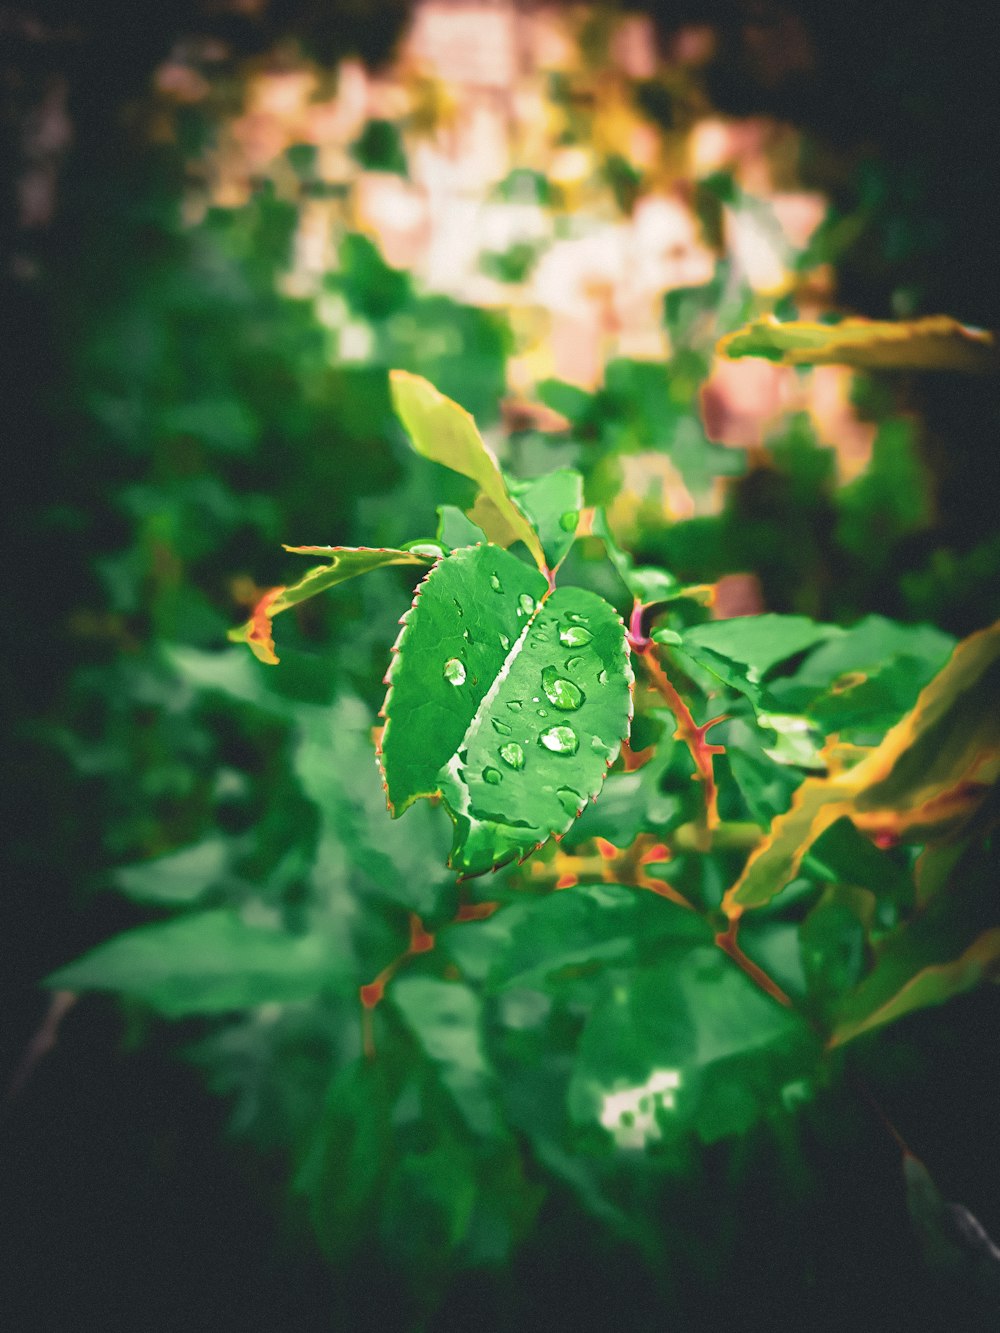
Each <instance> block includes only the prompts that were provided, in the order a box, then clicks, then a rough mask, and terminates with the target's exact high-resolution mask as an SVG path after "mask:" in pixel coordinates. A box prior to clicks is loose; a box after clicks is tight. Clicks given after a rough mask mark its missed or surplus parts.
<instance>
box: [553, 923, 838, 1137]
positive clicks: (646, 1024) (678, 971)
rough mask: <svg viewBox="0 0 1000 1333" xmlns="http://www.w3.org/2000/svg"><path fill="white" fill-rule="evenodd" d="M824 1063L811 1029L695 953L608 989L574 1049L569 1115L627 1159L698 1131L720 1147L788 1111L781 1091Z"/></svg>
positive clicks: (704, 951) (704, 950) (735, 974)
mask: <svg viewBox="0 0 1000 1333" xmlns="http://www.w3.org/2000/svg"><path fill="white" fill-rule="evenodd" d="M815 1053H816V1043H815V1042H814V1041H813V1040H812V1039H811V1037H810V1034H809V1032H808V1029H807V1026H806V1024H805V1022H804V1020H802V1019H801V1018H800V1017H799V1016H798V1015H796V1014H794V1013H793V1012H791V1011H790V1010H788V1009H786V1008H783V1007H782V1006H781V1005H779V1004H777V1003H775V1001H773V1000H771V999H769V998H768V997H767V996H765V995H763V994H762V993H761V992H760V991H759V990H758V989H757V987H755V986H754V984H753V983H752V982H751V981H750V980H749V979H748V978H747V977H746V976H744V975H743V973H741V972H739V971H737V970H736V969H735V968H734V967H732V965H731V963H729V961H728V960H727V959H726V958H725V957H724V956H723V955H722V954H721V953H720V952H719V951H718V950H716V949H714V948H711V947H709V946H707V945H704V946H696V947H694V948H689V949H688V950H687V951H686V952H685V953H684V955H683V956H682V957H680V958H677V959H672V960H671V961H670V963H669V965H667V966H661V967H658V968H648V969H642V970H640V971H638V972H635V973H632V974H631V975H630V977H629V979H628V982H627V984H625V982H624V980H619V979H616V978H615V977H613V976H612V977H609V978H608V980H607V983H606V986H605V988H604V994H603V996H602V998H601V999H600V1001H599V1002H598V1003H597V1004H596V1005H595V1006H594V1009H593V1010H592V1012H591V1014H590V1017H589V1018H588V1020H587V1024H586V1026H585V1028H584V1032H583V1035H582V1037H581V1039H580V1042H579V1045H578V1048H577V1057H576V1062H575V1066H574V1071H573V1078H572V1081H571V1085H570V1092H569V1100H570V1107H571V1110H572V1113H573V1115H574V1118H575V1119H577V1120H578V1121H583V1122H587V1121H591V1122H593V1121H594V1120H596V1121H598V1123H600V1124H601V1125H603V1126H604V1128H605V1129H606V1130H608V1132H609V1133H611V1134H612V1136H613V1137H614V1139H615V1141H616V1143H617V1144H618V1146H619V1147H622V1148H626V1149H632V1150H637V1149H642V1148H645V1147H646V1146H648V1145H649V1144H651V1143H656V1142H657V1141H659V1140H661V1139H663V1138H666V1137H668V1136H669V1137H675V1136H676V1135H677V1134H679V1133H681V1132H682V1131H692V1130H693V1131H694V1132H696V1133H697V1134H698V1136H699V1137H700V1138H701V1139H702V1140H704V1141H705V1142H708V1143H711V1142H713V1141H714V1140H716V1139H719V1138H721V1137H723V1136H724V1135H727V1134H738V1133H743V1132H745V1131H746V1129H748V1128H749V1126H750V1125H752V1124H753V1123H754V1121H755V1120H757V1119H758V1118H759V1117H760V1116H761V1115H762V1114H764V1113H766V1112H767V1111H768V1110H770V1109H774V1108H777V1107H780V1105H781V1089H782V1085H783V1083H784V1082H785V1081H786V1080H787V1079H789V1078H791V1077H795V1076H801V1075H802V1073H803V1072H807V1071H808V1070H809V1068H810V1067H811V1065H812V1063H813V1061H814V1059H815Z"/></svg>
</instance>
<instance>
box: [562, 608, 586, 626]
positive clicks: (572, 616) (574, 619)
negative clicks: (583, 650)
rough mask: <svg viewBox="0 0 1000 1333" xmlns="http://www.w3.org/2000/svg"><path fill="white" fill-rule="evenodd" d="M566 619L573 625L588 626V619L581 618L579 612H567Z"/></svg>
mask: <svg viewBox="0 0 1000 1333" xmlns="http://www.w3.org/2000/svg"><path fill="white" fill-rule="evenodd" d="M566 619H567V620H568V621H569V622H570V624H571V625H586V623H587V617H586V616H581V615H580V613H579V611H567V612H566Z"/></svg>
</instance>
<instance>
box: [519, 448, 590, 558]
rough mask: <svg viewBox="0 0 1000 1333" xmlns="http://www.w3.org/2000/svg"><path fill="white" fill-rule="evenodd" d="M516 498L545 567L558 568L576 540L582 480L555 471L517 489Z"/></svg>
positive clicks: (576, 474) (569, 472)
mask: <svg viewBox="0 0 1000 1333" xmlns="http://www.w3.org/2000/svg"><path fill="white" fill-rule="evenodd" d="M516 495H517V503H518V505H519V507H520V508H521V509H523V510H524V512H525V513H526V514H527V516H528V517H529V518H530V519H531V522H532V523H533V524H534V527H535V531H536V532H537V533H538V536H539V539H540V540H541V543H542V548H543V550H544V551H545V560H546V562H547V564H548V566H549V568H550V569H556V568H558V566H559V565H561V564H562V562H563V560H564V559H565V557H566V553H567V551H568V550H569V548H570V547H571V546H572V545H573V542H574V540H575V538H576V528H577V524H578V522H579V520H580V510H581V509H582V508H583V478H582V477H581V476H580V474H579V472H576V471H574V469H572V468H557V469H556V470H555V471H554V472H548V473H546V475H545V476H544V477H539V478H538V480H537V481H532V482H529V483H528V484H527V485H525V486H521V487H519V488H518V489H517V491H516Z"/></svg>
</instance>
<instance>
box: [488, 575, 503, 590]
mask: <svg viewBox="0 0 1000 1333" xmlns="http://www.w3.org/2000/svg"><path fill="white" fill-rule="evenodd" d="M490 587H491V588H492V589H493V591H494V592H503V584H502V583H501V582H500V580H499V578H498V577H497V576H496V574H491V575H490Z"/></svg>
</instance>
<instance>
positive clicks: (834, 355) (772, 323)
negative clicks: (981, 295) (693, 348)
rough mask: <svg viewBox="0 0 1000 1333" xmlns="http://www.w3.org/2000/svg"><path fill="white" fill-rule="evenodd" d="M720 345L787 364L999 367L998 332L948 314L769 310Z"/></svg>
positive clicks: (983, 370) (725, 351)
mask: <svg viewBox="0 0 1000 1333" xmlns="http://www.w3.org/2000/svg"><path fill="white" fill-rule="evenodd" d="M716 351H717V352H718V354H719V355H720V356H728V357H730V358H731V359H733V360H736V359H738V358H739V357H742V356H759V357H764V358H766V359H767V360H768V361H780V362H781V363H782V364H784V365H788V366H819V365H828V364H830V363H834V364H839V365H845V366H855V367H856V368H858V369H859V370H960V371H964V372H966V373H970V374H973V373H978V374H995V373H996V372H997V370H998V369H1000V354H998V351H997V340H996V337H995V336H994V334H992V333H987V332H984V331H983V330H982V329H973V328H969V327H968V326H967V325H965V324H959V323H958V322H957V321H956V320H954V319H950V318H949V317H948V316H947V315H932V316H929V317H928V318H926V319H916V320H911V321H909V322H908V323H900V324H893V323H890V322H888V321H885V322H882V321H878V320H866V319H845V320H842V321H841V322H840V323H839V324H818V323H810V322H809V321H807V320H792V321H790V322H788V323H786V324H781V323H779V322H778V321H777V320H776V319H774V318H773V317H772V316H768V315H765V316H764V317H762V318H761V319H758V320H754V322H753V323H751V324H747V325H746V327H745V328H742V329H738V330H737V331H736V332H735V333H730V334H727V336H726V337H725V338H721V339H720V340H719V342H718V344H717V347H716Z"/></svg>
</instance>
